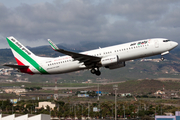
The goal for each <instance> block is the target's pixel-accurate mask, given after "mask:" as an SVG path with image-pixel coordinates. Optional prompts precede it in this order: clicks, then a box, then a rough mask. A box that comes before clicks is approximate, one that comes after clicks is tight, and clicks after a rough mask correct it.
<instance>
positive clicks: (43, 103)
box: [36, 102, 56, 110]
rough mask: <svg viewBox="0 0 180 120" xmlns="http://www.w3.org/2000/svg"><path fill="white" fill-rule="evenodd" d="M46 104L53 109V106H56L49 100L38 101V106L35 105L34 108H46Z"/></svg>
mask: <svg viewBox="0 0 180 120" xmlns="http://www.w3.org/2000/svg"><path fill="white" fill-rule="evenodd" d="M47 106H49V107H50V108H51V109H52V110H53V109H54V107H56V104H54V103H51V102H39V106H38V107H36V109H40V108H42V107H43V108H44V109H47Z"/></svg>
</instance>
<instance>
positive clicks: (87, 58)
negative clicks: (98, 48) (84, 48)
mask: <svg viewBox="0 0 180 120" xmlns="http://www.w3.org/2000/svg"><path fill="white" fill-rule="evenodd" d="M48 41H49V43H50V45H51V47H52V48H53V50H55V51H58V52H60V53H63V54H66V55H69V56H71V57H72V58H74V60H78V61H80V62H83V63H84V65H86V66H92V65H95V64H97V63H99V62H100V61H101V57H96V56H91V55H85V54H80V53H75V52H71V51H67V50H64V49H59V48H58V47H57V46H56V45H55V44H54V43H53V42H52V41H51V40H50V39H48Z"/></svg>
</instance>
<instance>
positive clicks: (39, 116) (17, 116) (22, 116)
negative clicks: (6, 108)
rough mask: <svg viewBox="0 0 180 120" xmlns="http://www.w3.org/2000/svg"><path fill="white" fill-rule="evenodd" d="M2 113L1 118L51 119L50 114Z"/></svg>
mask: <svg viewBox="0 0 180 120" xmlns="http://www.w3.org/2000/svg"><path fill="white" fill-rule="evenodd" d="M3 116H4V115H3V114H0V120H50V115H46V114H39V115H29V114H26V115H16V114H12V115H6V116H4V117H3Z"/></svg>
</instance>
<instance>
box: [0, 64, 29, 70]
mask: <svg viewBox="0 0 180 120" xmlns="http://www.w3.org/2000/svg"><path fill="white" fill-rule="evenodd" d="M3 66H7V67H11V68H18V69H20V68H28V67H29V66H24V65H13V64H4V65H3Z"/></svg>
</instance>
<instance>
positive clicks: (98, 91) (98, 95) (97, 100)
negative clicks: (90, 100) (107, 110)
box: [97, 83, 99, 101]
mask: <svg viewBox="0 0 180 120" xmlns="http://www.w3.org/2000/svg"><path fill="white" fill-rule="evenodd" d="M97 101H99V83H98V97H97Z"/></svg>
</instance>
